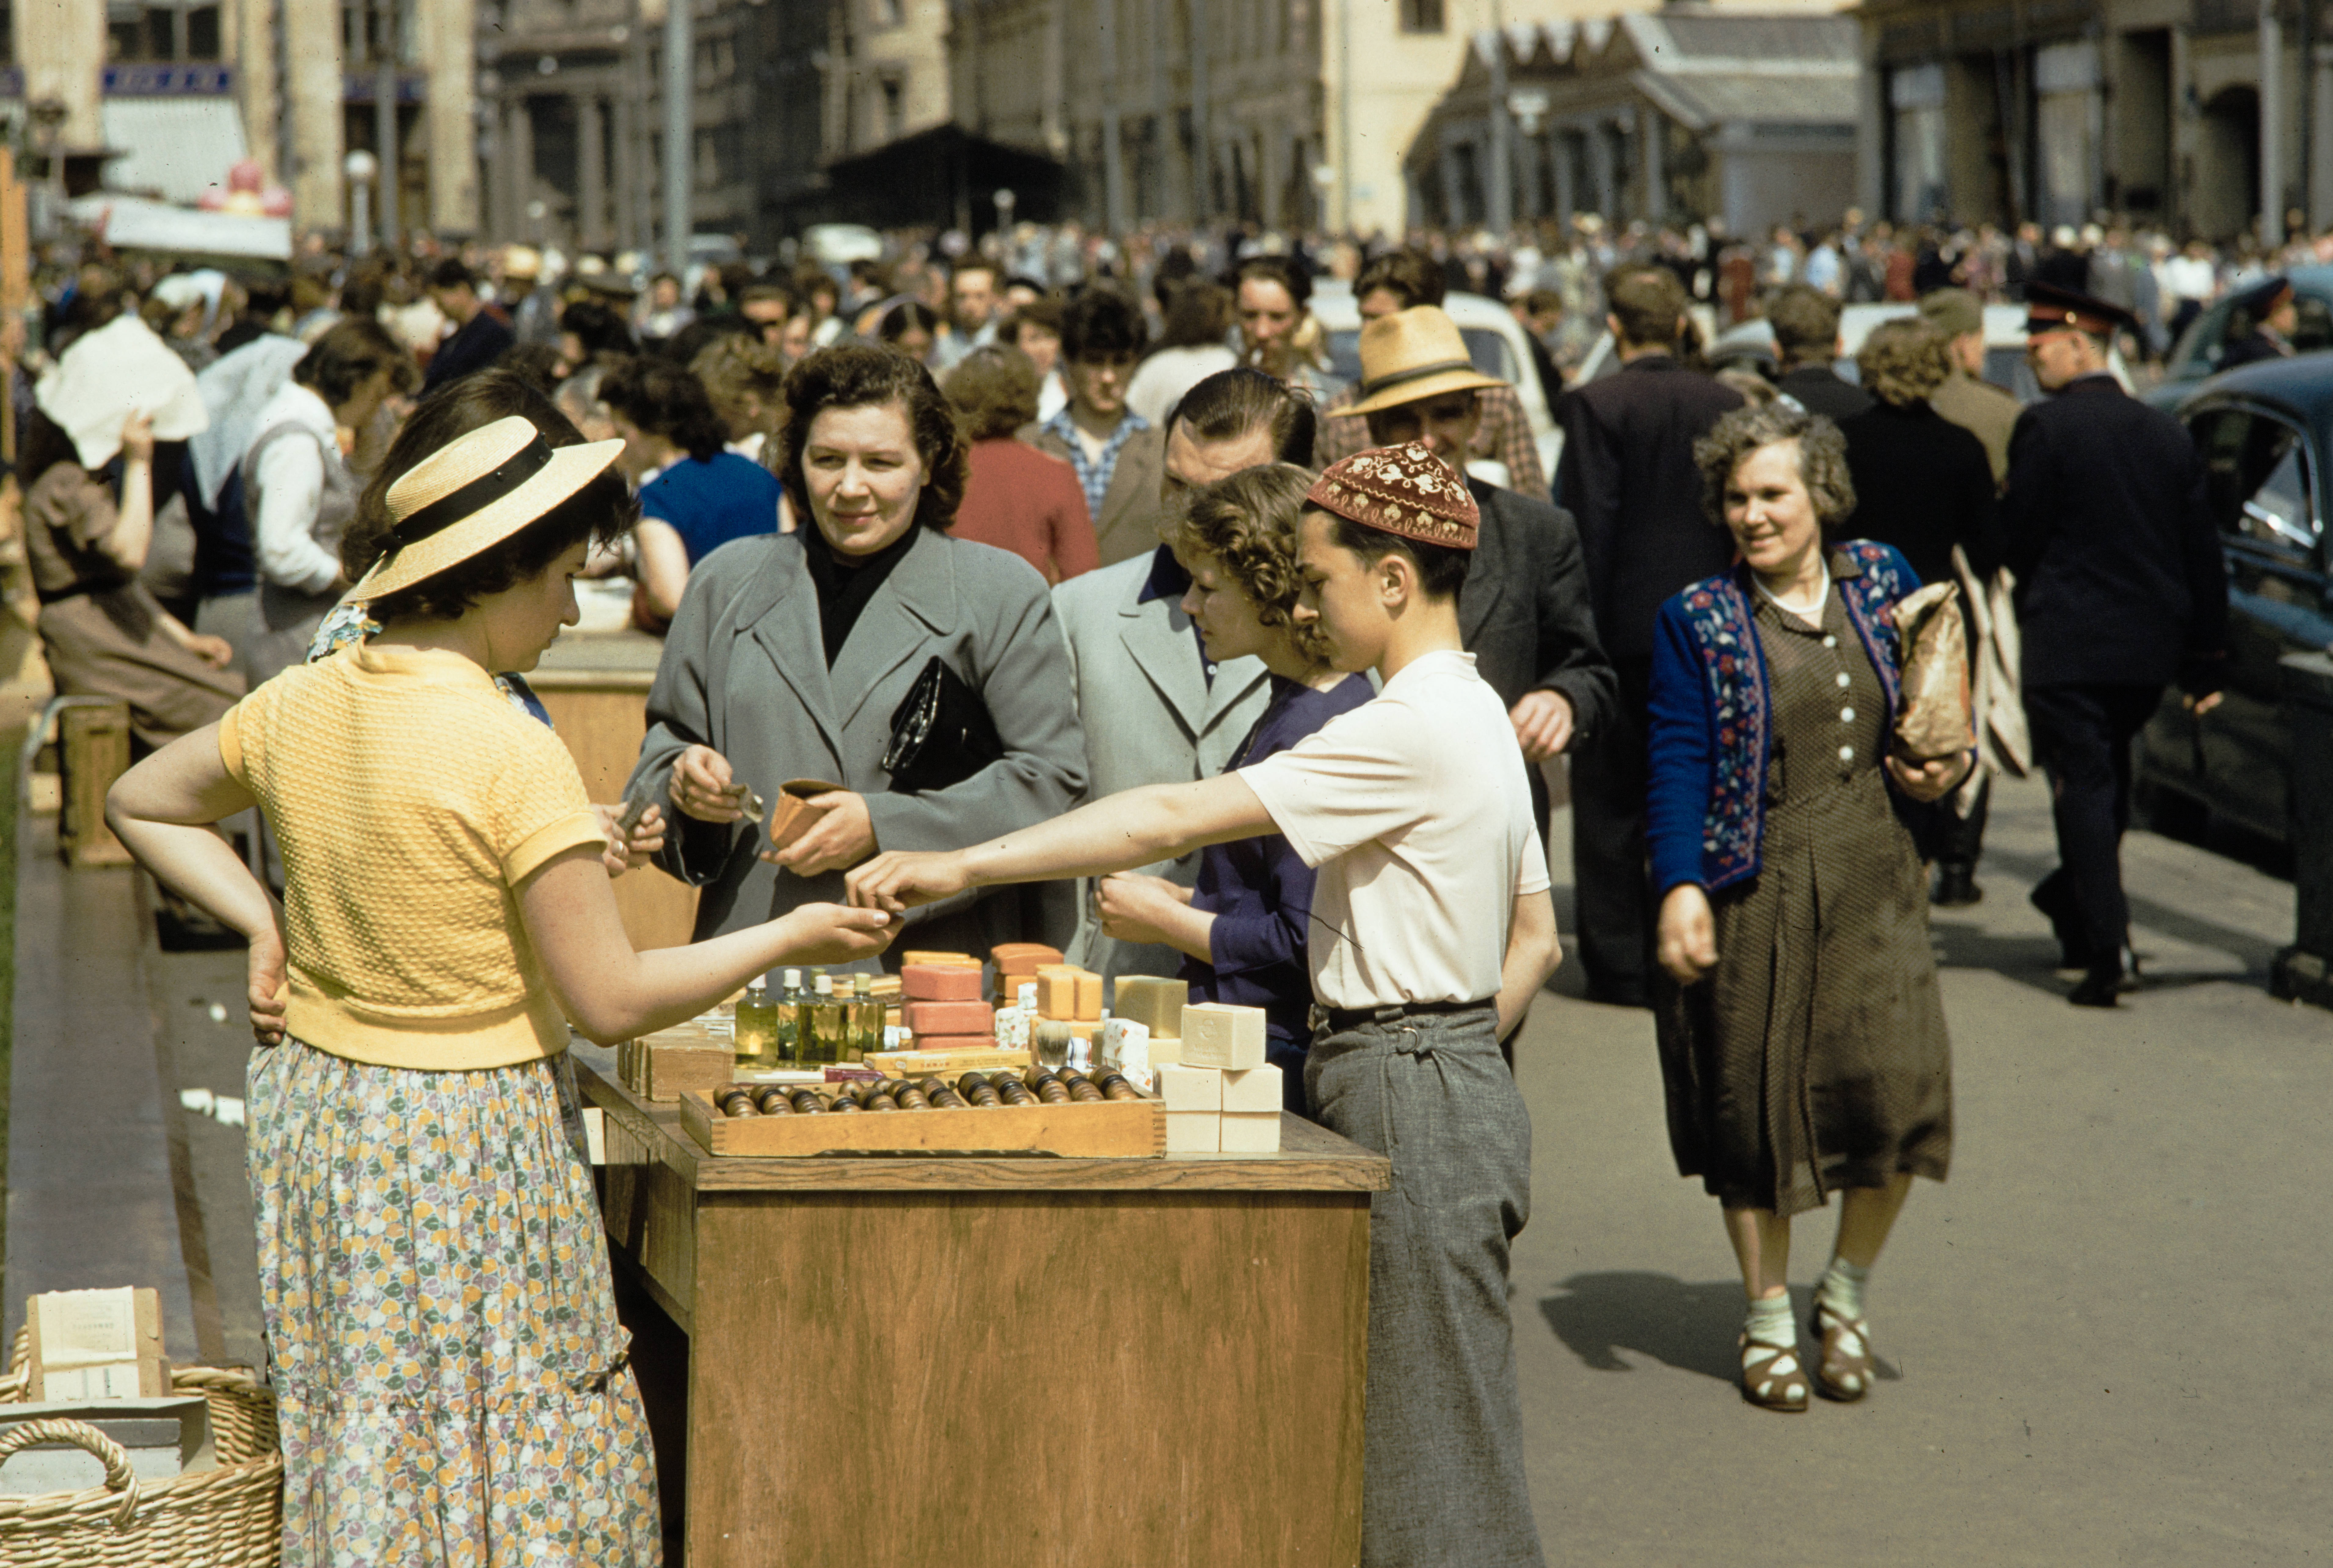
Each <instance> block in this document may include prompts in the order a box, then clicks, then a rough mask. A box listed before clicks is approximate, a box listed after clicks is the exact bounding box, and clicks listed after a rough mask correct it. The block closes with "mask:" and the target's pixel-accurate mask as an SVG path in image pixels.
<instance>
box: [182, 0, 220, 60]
mask: <svg viewBox="0 0 2333 1568" xmlns="http://www.w3.org/2000/svg"><path fill="white" fill-rule="evenodd" d="M218 57H219V8H218V7H217V6H216V5H197V6H196V7H195V8H194V9H193V10H192V11H189V12H187V59H189V60H216V59H217V58H218Z"/></svg>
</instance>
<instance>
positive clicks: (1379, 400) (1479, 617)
mask: <svg viewBox="0 0 2333 1568" xmlns="http://www.w3.org/2000/svg"><path fill="white" fill-rule="evenodd" d="M1492 389H1496V390H1501V391H1503V390H1506V383H1505V382H1504V381H1502V380H1498V379H1497V378H1496V377H1494V376H1486V375H1484V374H1483V373H1482V372H1481V371H1480V370H1476V369H1475V368H1474V361H1472V360H1471V359H1469V358H1468V357H1467V353H1466V340H1465V339H1464V337H1463V336H1461V335H1460V333H1459V331H1458V327H1457V323H1456V322H1453V321H1452V320H1451V319H1450V316H1449V313H1447V312H1445V311H1444V310H1443V309H1442V307H1441V306H1439V305H1416V306H1412V307H1411V308H1410V309H1408V310H1406V311H1397V312H1395V313H1392V314H1391V315H1385V316H1379V317H1378V319H1377V320H1375V321H1373V322H1369V323H1368V325H1367V326H1365V327H1363V328H1362V329H1361V381H1360V386H1359V396H1358V397H1357V398H1356V399H1354V401H1353V403H1352V405H1351V406H1350V407H1349V408H1346V409H1339V410H1337V411H1336V412H1335V413H1332V414H1331V415H1330V419H1331V421H1332V422H1343V421H1344V420H1346V419H1350V420H1355V421H1360V420H1366V421H1367V423H1368V437H1369V439H1368V445H1370V446H1372V447H1391V446H1397V445H1399V444H1400V443H1402V442H1404V441H1416V442H1418V443H1419V444H1420V445H1422V446H1424V447H1426V450H1427V451H1429V452H1432V453H1433V454H1434V455H1435V457H1439V458H1441V459H1442V461H1443V462H1444V463H1445V464H1447V465H1448V466H1449V467H1452V468H1453V469H1455V470H1456V471H1458V472H1459V473H1461V474H1464V473H1465V464H1466V455H1467V451H1468V449H1469V443H1471V442H1472V441H1473V440H1474V434H1475V429H1476V427H1477V426H1478V425H1479V423H1480V422H1481V419H1482V417H1483V393H1484V392H1485V391H1486V390H1492ZM1466 488H1467V489H1468V491H1469V492H1471V493H1472V494H1473V495H1474V504H1475V505H1476V506H1477V507H1478V508H1479V509H1480V510H1481V512H1482V517H1483V522H1482V531H1481V534H1480V535H1479V536H1478V539H1477V543H1476V544H1475V546H1474V566H1473V568H1472V569H1471V570H1470V571H1469V572H1467V573H1466V586H1465V589H1464V592H1462V593H1461V594H1460V595H1459V599H1458V630H1459V633H1460V635H1461V636H1462V637H1464V640H1465V646H1466V650H1467V651H1468V652H1470V653H1472V654H1473V655H1474V659H1475V667H1476V669H1478V670H1479V671H1480V673H1481V675H1482V677H1483V680H1485V681H1486V682H1488V683H1489V685H1490V687H1491V689H1492V690H1493V691H1495V692H1497V693H1498V694H1499V700H1500V701H1502V702H1503V703H1505V704H1506V705H1507V717H1508V720H1509V722H1510V723H1512V725H1513V726H1514V731H1515V740H1516V742H1517V743H1518V744H1519V745H1521V746H1522V753H1523V760H1524V762H1525V763H1527V764H1528V765H1529V768H1528V772H1529V774H1530V779H1531V803H1532V809H1533V810H1534V812H1535V813H1537V815H1538V820H1539V825H1540V833H1541V836H1542V837H1544V836H1545V835H1546V832H1547V824H1548V813H1549V801H1548V788H1547V780H1546V777H1545V775H1544V774H1541V771H1540V765H1541V763H1543V762H1545V761H1547V759H1548V758H1550V757H1551V756H1556V755H1560V754H1561V753H1562V752H1563V751H1564V750H1565V749H1566V748H1568V747H1569V746H1570V745H1571V744H1572V742H1573V741H1574V740H1575V739H1579V738H1582V737H1585V736H1593V735H1596V734H1599V733H1600V732H1601V731H1602V730H1603V729H1604V727H1605V726H1607V725H1608V723H1609V722H1610V719H1611V717H1612V713H1613V708H1614V705H1615V703H1617V702H1618V687H1617V686H1616V685H1615V683H1614V680H1613V676H1612V665H1611V661H1610V660H1609V659H1606V658H1605V657H1604V649H1603V645H1602V643H1601V642H1600V641H1599V640H1598V638H1597V635H1596V617H1595V615H1594V613H1593V612H1592V611H1590V609H1589V592H1588V570H1587V567H1586V566H1585V565H1584V564H1583V563H1582V562H1581V559H1580V553H1579V530H1578V529H1577V528H1575V527H1573V526H1572V522H1571V515H1570V513H1568V512H1565V511H1563V510H1562V509H1560V507H1556V506H1551V505H1548V504H1547V503H1546V502H1544V501H1535V500H1533V499H1531V497H1530V496H1528V495H1518V494H1517V493H1516V492H1514V491H1512V490H1503V489H1500V488H1498V487H1496V486H1492V485H1488V484H1485V483H1484V482H1483V480H1481V479H1479V478H1476V477H1475V476H1473V475H1471V474H1469V475H1466Z"/></svg>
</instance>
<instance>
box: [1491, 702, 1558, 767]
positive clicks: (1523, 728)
mask: <svg viewBox="0 0 2333 1568" xmlns="http://www.w3.org/2000/svg"><path fill="white" fill-rule="evenodd" d="M1507 722H1508V723H1510V724H1512V725H1513V726H1515V739H1516V740H1517V741H1519V742H1521V743H1522V748H1523V760H1524V761H1525V762H1527V763H1531V764H1532V765H1538V764H1540V763H1543V762H1545V761H1546V760H1547V759H1548V758H1550V757H1551V756H1553V755H1556V754H1557V753H1558V752H1560V751H1561V750H1562V749H1563V748H1564V747H1565V746H1570V744H1571V726H1572V724H1573V722H1574V720H1573V716H1572V712H1571V699H1570V697H1566V696H1564V695H1563V693H1561V692H1560V691H1527V692H1525V693H1523V695H1522V701H1520V702H1518V703H1516V704H1515V706H1514V707H1512V709H1510V710H1509V711H1508V714H1507Z"/></svg>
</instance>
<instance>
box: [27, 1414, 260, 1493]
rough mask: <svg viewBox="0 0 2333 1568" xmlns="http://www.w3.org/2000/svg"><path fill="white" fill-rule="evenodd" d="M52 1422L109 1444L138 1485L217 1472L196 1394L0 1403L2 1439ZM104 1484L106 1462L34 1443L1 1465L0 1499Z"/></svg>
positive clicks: (62, 1446) (207, 1421) (207, 1417)
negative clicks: (83, 1429) (86, 1429)
mask: <svg viewBox="0 0 2333 1568" xmlns="http://www.w3.org/2000/svg"><path fill="white" fill-rule="evenodd" d="M56 1419H62V1420H69V1421H80V1422H82V1423H83V1424H85V1425H88V1426H91V1427H94V1428H96V1429H98V1430H99V1431H100V1432H101V1433H103V1434H104V1435H105V1436H106V1437H108V1438H111V1439H112V1440H113V1441H114V1442H115V1443H117V1444H119V1445H120V1448H121V1451H122V1452H123V1453H124V1454H126V1455H127V1456H128V1457H129V1459H130V1474H132V1475H134V1476H136V1477H138V1478H139V1480H140V1481H146V1482H153V1481H169V1480H175V1479H176V1478H178V1477H180V1476H194V1475H200V1474H202V1473H203V1472H205V1471H206V1470H216V1469H217V1468H218V1458H217V1455H216V1449H215V1448H214V1446H213V1444H212V1441H211V1406H210V1401H209V1400H206V1399H205V1398H204V1397H203V1396H202V1395H201V1394H199V1393H188V1394H166V1395H164V1396H162V1397H161V1398H159V1399H151V1400H149V1399H120V1400H49V1401H45V1402H43V1403H40V1404H33V1405H19V1404H0V1435H5V1434H6V1433H8V1432H11V1431H14V1429H16V1428H18V1427H21V1426H24V1425H25V1424H26V1423H28V1422H31V1421H41V1420H56ZM103 1485H105V1463H104V1461H103V1460H101V1459H100V1458H99V1457H97V1456H96V1455H94V1454H92V1453H90V1452H89V1451H88V1450H87V1449H84V1448H76V1447H74V1446H73V1445H72V1444H70V1443H63V1442H47V1443H35V1444H34V1445H32V1446H31V1447H29V1448H23V1449H20V1450H18V1451H17V1452H16V1453H15V1454H13V1455H11V1456H10V1457H9V1458H8V1460H7V1462H6V1463H5V1464H0V1496H10V1497H26V1496H40V1495H41V1494H43V1493H44V1492H82V1491H87V1490H89V1489H90V1488H91V1487H92V1486H103Z"/></svg>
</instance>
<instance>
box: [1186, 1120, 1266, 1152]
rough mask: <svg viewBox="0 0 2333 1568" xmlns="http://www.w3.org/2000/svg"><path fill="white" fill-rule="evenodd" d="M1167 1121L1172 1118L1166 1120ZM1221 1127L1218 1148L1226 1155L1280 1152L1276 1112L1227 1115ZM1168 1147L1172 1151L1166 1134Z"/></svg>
mask: <svg viewBox="0 0 2333 1568" xmlns="http://www.w3.org/2000/svg"><path fill="white" fill-rule="evenodd" d="M1167 1120H1168V1121H1173V1120H1174V1118H1173V1117H1171V1116H1170V1117H1168V1118H1167ZM1222 1121H1223V1125H1222V1127H1221V1128H1220V1129H1219V1130H1218V1131H1217V1137H1218V1139H1219V1140H1220V1146H1221V1148H1222V1150H1223V1152H1224V1153H1225V1154H1277V1153H1279V1152H1280V1112H1279V1111H1224V1114H1223V1118H1222ZM1167 1138H1168V1140H1169V1141H1168V1143H1167V1147H1168V1148H1169V1149H1171V1148H1173V1147H1174V1143H1173V1142H1172V1140H1173V1138H1174V1133H1173V1132H1172V1131H1171V1130H1170V1131H1169V1132H1168V1133H1167Z"/></svg>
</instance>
